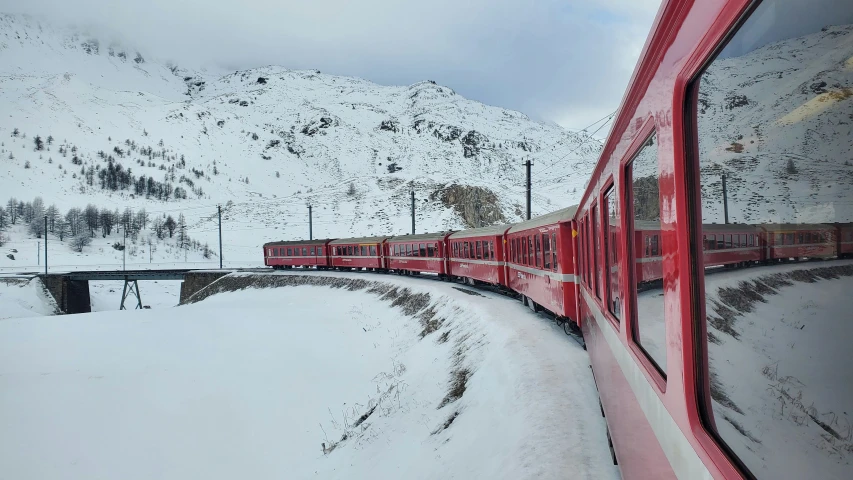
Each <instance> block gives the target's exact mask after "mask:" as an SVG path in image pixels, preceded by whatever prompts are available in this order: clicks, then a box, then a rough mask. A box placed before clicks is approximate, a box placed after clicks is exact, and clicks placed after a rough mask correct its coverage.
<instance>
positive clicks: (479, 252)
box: [474, 242, 483, 258]
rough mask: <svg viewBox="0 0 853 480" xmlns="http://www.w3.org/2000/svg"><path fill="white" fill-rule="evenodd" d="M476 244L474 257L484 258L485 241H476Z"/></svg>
mask: <svg viewBox="0 0 853 480" xmlns="http://www.w3.org/2000/svg"><path fill="white" fill-rule="evenodd" d="M474 245H475V246H476V250H475V253H474V258H483V242H474Z"/></svg>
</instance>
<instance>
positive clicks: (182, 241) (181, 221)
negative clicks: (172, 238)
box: [178, 213, 189, 248]
mask: <svg viewBox="0 0 853 480" xmlns="http://www.w3.org/2000/svg"><path fill="white" fill-rule="evenodd" d="M188 245H189V236H188V235H187V219H186V217H184V214H183V213H182V214H180V215H178V247H180V248H187V246H188Z"/></svg>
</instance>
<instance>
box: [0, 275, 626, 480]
mask: <svg viewBox="0 0 853 480" xmlns="http://www.w3.org/2000/svg"><path fill="white" fill-rule="evenodd" d="M321 278H324V280H321ZM240 282H242V286H241V285H240ZM279 282H280V284H282V285H288V286H287V287H286V288H248V289H242V288H243V287H245V286H246V285H250V284H256V285H263V284H270V285H273V284H279ZM300 282H302V283H313V285H298V283H300ZM323 283H325V285H323ZM214 285H219V286H218V287H216V289H220V290H221V293H217V294H215V295H213V294H212V293H214V292H213V290H214V289H213V288H211V289H209V290H210V291H209V292H207V293H206V295H198V296H197V297H196V298H195V299H193V300H194V301H197V303H193V304H191V305H185V306H181V307H178V308H174V309H166V310H160V311H152V310H146V311H133V312H122V313H116V312H112V313H107V312H102V313H92V314H86V315H75V316H73V318H72V316H65V317H51V318H40V319H34V320H28V321H18V320H10V321H7V322H0V392H15V394H14V395H10V394H8V393H4V394H0V424H3V425H4V428H3V429H2V431H0V464H3V465H4V469H5V471H6V472H7V473H9V474H10V475H11V476H12V477H16V478H22V477H36V478H63V479H65V478H151V477H157V478H189V477H193V478H199V477H204V478H308V477H310V478H347V479H349V478H369V479H381V478H395V479H397V478H407V479H408V478H425V479H426V478H430V479H432V478H489V479H495V478H507V479H510V478H511V479H518V478H566V477H572V478H596V479H599V478H616V477H618V471H617V469H616V467H615V466H613V465H611V464H610V463H611V462H610V452H609V449H608V447H607V440H606V436H605V428H604V420H603V418H602V417H601V415H600V412H599V410H598V406H597V393H596V390H595V386H594V384H593V382H592V377H591V374H590V373H589V362H588V357H587V355H586V353H585V352H584V351H583V350H582V349H581V348H580V347H579V346H578V345H577V343H575V342H574V341H573V340H571V339H569V338H568V337H566V336H564V335H563V334H562V333H561V332H560V330H559V328H558V327H556V326H555V325H553V323H552V322H549V321H547V320H546V319H545V318H543V317H539V316H534V315H533V314H531V313H530V312H529V311H527V310H526V309H524V308H523V307H522V306H521V305H520V304H518V303H517V302H515V301H512V300H510V299H507V298H505V297H502V296H500V295H496V294H492V293H489V292H483V291H475V290H470V289H467V288H464V287H460V286H455V285H450V284H446V283H441V282H438V281H435V282H432V281H427V280H424V279H407V278H396V277H381V276H372V275H359V274H336V273H323V274H322V275H312V276H307V275H298V274H297V275H293V274H268V275H249V274H233V275H230V276H228V277H225V278H224V279H222V280H220V281H218V282H217V283H216V284H214ZM227 290H237V291H227ZM201 293H204V291H203V292H201ZM202 296H206V298H205V299H204V300H203V301H198V300H199V299H200V298H201V297H202ZM323 444H324V445H323Z"/></svg>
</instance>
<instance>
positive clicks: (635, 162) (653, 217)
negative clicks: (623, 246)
mask: <svg viewBox="0 0 853 480" xmlns="http://www.w3.org/2000/svg"><path fill="white" fill-rule="evenodd" d="M626 173H627V176H628V178H629V180H628V182H627V184H626V187H630V188H629V190H628V191H629V193H630V197H629V198H630V200H629V201H628V205H631V209H632V212H631V213H632V215H631V216H630V217H629V218H633V222H632V223H633V225H632V226H633V229H634V231H635V232H637V233H638V235H636V237H637V238H643V237H641V236H639V235H644V236H645V237H646V238H647V240H646V241H647V242H648V243H647V244H646V245H645V247H646V249H645V250H644V249H643V247H644V245H643V244H637V245H636V248H634V251H633V254H634V258H633V259H632V261H631V262H629V264H631V265H634V267H633V268H631V270H630V273H631V275H632V276H633V281H632V285H634V286H635V290H634V291H633V292H631V293H632V295H631V297H632V298H631V301H632V302H633V303H634V315H633V318H632V319H631V321H632V322H633V325H634V328H633V329H632V332H633V333H632V335H633V340H634V341H635V342H636V343H637V345H639V346H640V348H641V349H642V350H643V352H645V354H646V355H647V356H648V358H649V359H650V360H651V361H652V363H653V364H654V365H655V366H656V367H657V368H658V370H659V371H660V373H661V374H662V375H663V376H664V378H665V377H666V322H665V321H664V289H663V262H662V259H661V255H662V254H663V253H666V252H662V251H661V248H660V244H659V238H660V231H661V222H660V211H661V203H660V189H659V185H660V183H659V182H660V168H659V165H658V142H657V134H656V133H653V134H652V135H651V136H649V139H648V140H646V141H645V143H643V146H642V148H641V149H640V151H639V152H637V154H636V156H635V157H634V158H633V159H632V160H631V163H629V164H628V168H627V172H626ZM716 237H717V240H718V241H719V242H720V243H722V235H717V236H716ZM628 238H635V235H634V234H633V233H632V234H630V235H628ZM638 243H639V242H638ZM629 245H635V244H634V241H631V242H629ZM718 248H719V245H718ZM644 253H645V255H644ZM632 262H633V263H632ZM626 293H627V292H626Z"/></svg>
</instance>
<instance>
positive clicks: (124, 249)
mask: <svg viewBox="0 0 853 480" xmlns="http://www.w3.org/2000/svg"><path fill="white" fill-rule="evenodd" d="M126 262H127V228H125V229H124V247H122V249H121V269H122V270H127V263H126Z"/></svg>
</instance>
